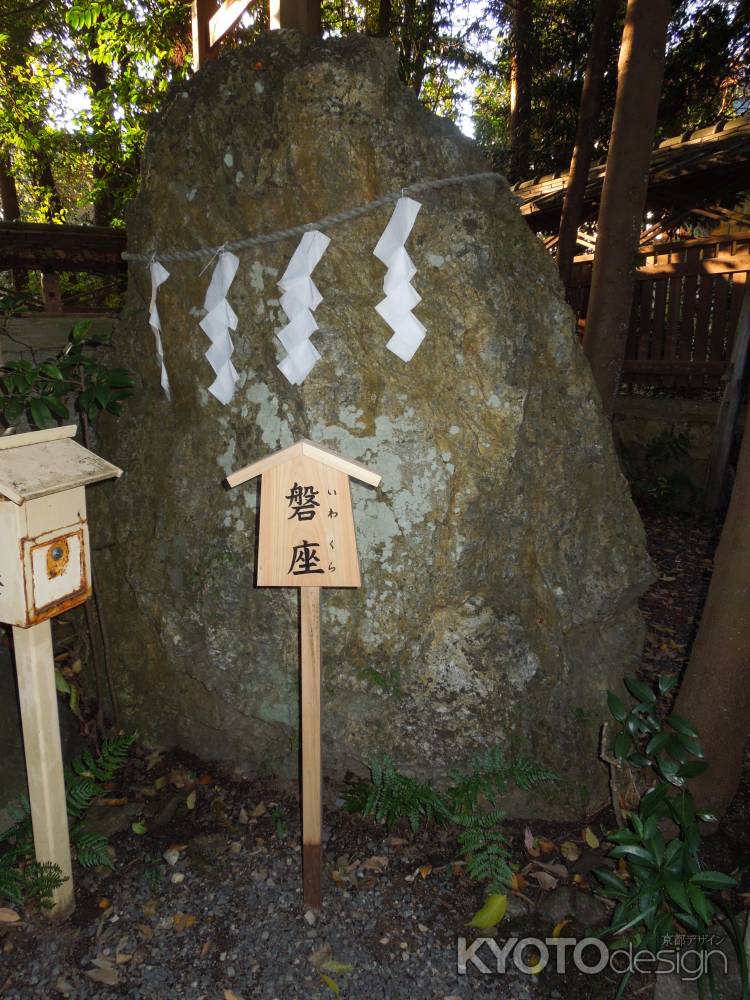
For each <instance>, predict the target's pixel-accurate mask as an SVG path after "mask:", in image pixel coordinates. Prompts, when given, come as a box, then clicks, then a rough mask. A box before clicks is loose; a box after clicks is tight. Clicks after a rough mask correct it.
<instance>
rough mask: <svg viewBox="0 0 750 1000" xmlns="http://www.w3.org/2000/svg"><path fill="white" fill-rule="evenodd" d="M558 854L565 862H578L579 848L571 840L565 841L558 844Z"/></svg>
mask: <svg viewBox="0 0 750 1000" xmlns="http://www.w3.org/2000/svg"><path fill="white" fill-rule="evenodd" d="M560 854H562V856H563V857H564V858H565V860H566V861H578V859H579V858H580V856H581V848H580V847H579V846H578V844H574V843H573V841H572V840H566V841H564V842H563V843H562V844H560Z"/></svg>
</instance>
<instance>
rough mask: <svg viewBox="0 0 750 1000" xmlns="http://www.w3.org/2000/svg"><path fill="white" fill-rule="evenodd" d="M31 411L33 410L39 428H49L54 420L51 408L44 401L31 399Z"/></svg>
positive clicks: (34, 419)
mask: <svg viewBox="0 0 750 1000" xmlns="http://www.w3.org/2000/svg"><path fill="white" fill-rule="evenodd" d="M29 410H31V416H32V419H33V421H34V423H35V424H36V425H37V427H40V428H42V427H49V425H50V424H51V423H52V418H51V416H50V412H49V408H48V406H47V404H46V403H45V402H44V400H42V399H30V400H29Z"/></svg>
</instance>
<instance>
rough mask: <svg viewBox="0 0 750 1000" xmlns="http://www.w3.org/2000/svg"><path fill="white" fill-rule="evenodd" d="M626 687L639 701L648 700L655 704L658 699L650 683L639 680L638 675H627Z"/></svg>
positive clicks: (650, 703) (647, 701)
mask: <svg viewBox="0 0 750 1000" xmlns="http://www.w3.org/2000/svg"><path fill="white" fill-rule="evenodd" d="M625 687H626V688H627V689H628V691H630V693H631V694H632V695H633V697H634V698H637V699H638V701H643V702H646V703H648V704H649V705H653V704H654V702H655V701H656V695H655V694H654V692H653V691H652V690H651V688H650V687H649V686H648V684H644V683H643V681H639V680H638V679H637V678H636V677H626V678H625Z"/></svg>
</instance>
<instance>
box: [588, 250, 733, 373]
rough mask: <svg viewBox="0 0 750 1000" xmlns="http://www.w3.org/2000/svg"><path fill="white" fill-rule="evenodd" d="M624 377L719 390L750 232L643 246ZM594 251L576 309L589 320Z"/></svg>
mask: <svg viewBox="0 0 750 1000" xmlns="http://www.w3.org/2000/svg"><path fill="white" fill-rule="evenodd" d="M639 261H641V262H642V263H641V264H640V266H639V268H638V270H637V271H636V282H635V290H634V294H633V309H632V312H631V316H630V333H629V336H628V346H627V352H626V355H625V366H624V370H623V381H624V382H629V383H631V384H632V383H638V384H641V385H653V386H692V387H696V388H717V387H718V386H720V385H721V381H722V376H723V375H724V373H725V372H726V370H727V366H728V364H729V359H730V357H731V354H732V344H733V341H734V335H735V331H736V329H737V322H738V319H739V315H740V309H741V307H742V299H743V296H744V294H745V288H746V286H747V276H748V271H750V232H741V233H735V234H733V235H732V236H709V237H705V238H703V239H694V240H686V241H684V242H681V243H654V244H651V245H649V246H643V247H641V250H640V255H639ZM592 262H593V256H586V257H577V258H576V263H575V266H574V277H573V282H574V290H573V308H574V309H575V311H576V315H577V316H578V320H579V328H580V327H582V326H583V324H584V323H585V316H586V310H587V309H588V300H589V291H590V287H591V267H592Z"/></svg>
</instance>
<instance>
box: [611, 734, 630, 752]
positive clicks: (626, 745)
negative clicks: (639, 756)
mask: <svg viewBox="0 0 750 1000" xmlns="http://www.w3.org/2000/svg"><path fill="white" fill-rule="evenodd" d="M632 746H633V741H632V740H631V738H630V737H629V736H628V734H627V733H618V734H617V739H616V740H615V746H614V751H615V755H616V756H617V757H627V755H628V754H629V753H630V750H631V748H632Z"/></svg>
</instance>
